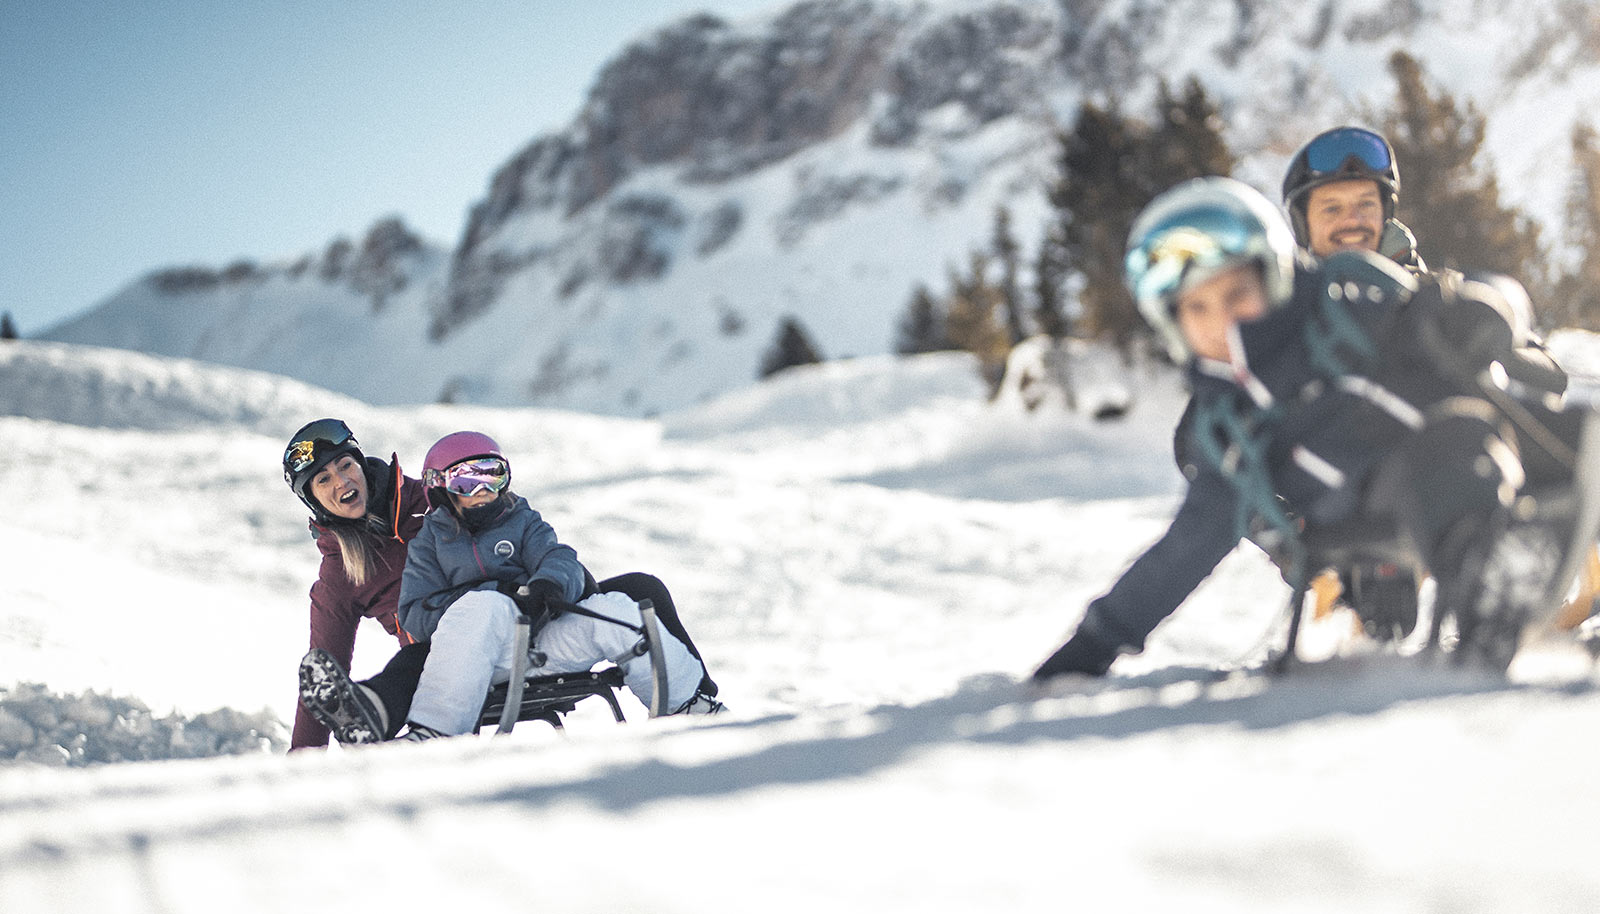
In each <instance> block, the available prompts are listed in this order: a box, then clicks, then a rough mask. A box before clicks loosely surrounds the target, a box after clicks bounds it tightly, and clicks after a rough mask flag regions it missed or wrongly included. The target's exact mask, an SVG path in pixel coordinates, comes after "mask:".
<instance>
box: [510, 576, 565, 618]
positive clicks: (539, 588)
mask: <svg viewBox="0 0 1600 914" xmlns="http://www.w3.org/2000/svg"><path fill="white" fill-rule="evenodd" d="M566 597H567V593H566V591H565V590H564V589H563V588H562V587H561V585H560V584H557V583H556V582H555V581H552V580H550V579H549V578H534V579H533V580H531V581H529V582H528V583H526V584H524V585H522V586H520V587H518V588H517V590H516V593H514V594H512V595H511V599H513V600H515V601H516V602H517V607H518V608H519V609H521V610H522V611H523V612H524V613H527V614H528V615H530V616H532V617H534V618H535V619H537V618H538V617H540V616H542V615H544V614H545V613H547V612H549V611H550V610H551V609H552V608H553V607H554V605H555V604H559V603H565V602H567V599H566Z"/></svg>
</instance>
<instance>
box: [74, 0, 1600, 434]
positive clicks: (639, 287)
mask: <svg viewBox="0 0 1600 914" xmlns="http://www.w3.org/2000/svg"><path fill="white" fill-rule="evenodd" d="M1396 49H1404V50H1406V51H1408V52H1409V53H1411V54H1413V55H1415V56H1416V57H1418V58H1419V59H1420V60H1421V61H1422V62H1423V65H1424V66H1425V68H1426V70H1427V72H1428V73H1429V75H1430V76H1431V77H1432V78H1433V79H1434V80H1436V81H1437V82H1438V83H1439V84H1440V85H1443V86H1445V87H1447V88H1448V89H1449V90H1450V91H1451V92H1453V93H1455V94H1456V95H1457V97H1459V98H1461V99H1463V100H1470V101H1472V102H1473V103H1475V104H1476V105H1477V106H1478V107H1479V108H1480V110H1482V111H1483V112H1485V113H1486V114H1487V115H1488V119H1489V120H1488V150H1489V153H1490V160H1489V163H1490V164H1492V165H1493V166H1494V167H1496V169H1497V171H1498V174H1499V176H1500V179H1501V180H1500V187H1501V188H1502V191H1503V193H1504V195H1505V198H1506V199H1507V200H1508V201H1509V202H1510V203H1513V204H1516V205H1519V206H1522V207H1524V208H1525V209H1526V210H1527V211H1529V212H1530V213H1532V214H1533V215H1535V216H1537V217H1538V218H1540V219H1541V220H1543V222H1544V223H1545V226H1546V236H1547V237H1550V238H1555V239H1559V236H1560V233H1561V225H1562V222H1561V219H1562V214H1563V205H1564V200H1565V196H1564V195H1565V193H1566V188H1567V186H1568V185H1567V182H1568V177H1569V170H1568V166H1569V159H1570V152H1569V150H1568V141H1569V140H1568V138H1569V135H1570V128H1571V125H1572V124H1573V123H1574V121H1575V120H1576V119H1579V118H1581V117H1583V116H1585V113H1586V112H1588V111H1592V110H1594V108H1595V107H1596V105H1597V104H1600V63H1597V61H1600V18H1597V16H1596V13H1595V12H1594V10H1593V9H1592V8H1590V5H1588V4H1582V3H1574V2H1571V0H1517V2H1512V0H1417V2H1414V3H1410V4H1405V5H1403V6H1401V7H1396V6H1395V5H1394V4H1392V3H1389V2H1387V0H1325V2H1321V3H1302V2H1297V0H1241V2H1236V3H1216V2H1212V0H1179V2H1171V3H1149V2H1119V3H1103V2H1088V0H941V2H921V3H892V2H882V0H879V2H872V0H814V2H806V3H800V4H796V5H794V6H793V7H790V8H788V9H786V10H782V11H779V12H775V13H774V14H772V15H770V16H766V17H761V18H756V19H752V20H749V21H745V22H739V23H727V22H722V21H719V20H717V19H715V18H711V17H697V18H692V19H688V20H685V21H683V22H681V23H679V24H677V25H675V26H672V27H670V28H667V29H663V30H661V31H659V32H657V33H655V34H653V35H648V36H644V37H642V38H641V39H640V40H639V41H638V42H636V43H635V44H633V45H631V46H629V47H628V48H625V49H624V50H623V51H622V52H621V53H619V54H618V55H617V57H616V58H615V60H614V61H613V62H612V63H611V64H610V65H609V66H608V67H606V68H605V69H604V70H603V71H602V73H601V74H600V76H599V78H598V79H597V81H596V83H595V85H594V87H593V89H592V90H591V92H590V95H589V97H588V99H587V100H586V101H585V103H584V104H583V105H582V107H581V108H580V109H579V110H578V111H577V113H576V114H575V117H574V120H573V122H572V124H571V126H570V127H569V128H568V129H566V130H564V131H562V132H559V133H556V134H552V135H549V136H542V137H538V138H535V139H533V140H532V141H531V142H530V143H529V145H528V146H527V147H526V148H524V149H523V150H521V151H519V152H517V153H516V154H515V155H513V156H512V157H511V158H510V159H509V160H508V161H507V163H506V164H505V165H504V166H503V167H502V168H501V169H500V170H499V172H498V173H497V174H496V175H495V177H494V178H493V180H492V181H491V185H490V187H489V188H488V190H487V192H486V195H485V197H484V198H483V199H482V200H479V201H477V202H476V203H475V204H474V205H473V206H472V209H471V214H470V216H469V218H468V221H467V224H466V225H465V227H464V229H463V231H462V235H461V238H460V239H459V241H458V243H457V244H456V246H455V247H454V249H453V251H451V252H450V253H449V254H445V253H444V252H442V251H440V250H438V249H436V248H433V247H431V246H429V245H427V244H426V243H423V242H421V241H420V240H416V239H410V238H409V235H408V233H406V232H405V231H404V228H403V226H400V225H398V224H397V223H391V222H389V221H386V222H384V223H380V225H379V226H375V227H374V228H373V230H372V231H370V232H368V234H367V238H366V240H364V241H363V242H362V243H361V244H360V245H359V246H352V245H345V246H344V247H343V248H339V247H338V246H332V247H330V249H329V250H328V251H326V252H324V253H320V254H318V255H317V256H315V257H311V258H308V259H304V260H302V261H299V262H297V263H295V264H290V265H269V266H264V267H258V268H251V269H233V270H225V271H222V272H221V273H210V274H208V273H206V272H205V271H200V273H201V275H200V276H199V280H200V281H199V282H194V281H193V280H195V278H196V277H195V275H194V271H165V272H163V273H160V274H157V275H155V276H153V277H150V278H147V279H146V280H142V281H140V282H137V283H134V284H133V285H131V286H129V287H128V288H127V289H126V290H124V291H123V292H121V293H119V294H118V295H117V296H115V297H113V298H112V299H111V300H110V301H108V302H106V303H105V304H104V305H102V306H101V307H99V308H97V309H96V310H94V311H91V312H89V313H88V314H85V315H83V316H81V317H79V318H77V319H74V320H72V321H69V322H68V323H66V324H64V325H61V326H58V327H55V328H52V329H50V330H48V331H46V333H45V336H46V337H47V338H51V339H58V340H64V341H71V342H82V343H94V344H100V345H112V346H119V347H125V348H135V349H142V350H145V351H149V352H154V353H160V354H167V355H178V356H186V357H193V358H203V359H207V360H210V361H215V362H221V363H225V364H233V365H239V366H244V367H250V368H257V369H264V370H269V371H273V372H278V373H282V374H286V375H289V376H291V377H296V378H299V379H302V380H305V381H308V382H311V383H315V384H318V385H322V386H327V387H330V388H333V389H337V390H339V391H341V392H344V393H346V394H349V395H352V396H356V397H359V398H362V399H365V400H367V401H369V402H373V403H380V404H396V403H414V402H433V401H436V400H440V399H449V400H455V401H460V402H475V403H483V404H488V405H499V406H518V405H542V406H554V407H561V408H568V409H576V410H580V411H584V412H604V413H614V414H623V415H634V416H647V415H655V414H659V413H661V412H663V411H667V410H672V409H675V408H678V407H682V406H686V405H690V404H694V403H699V402H703V401H705V400H706V399H708V398H711V397H714V396H717V395H720V394H721V393H724V392H727V391H730V390H734V389H737V388H739V387H742V386H745V385H747V384H749V383H751V382H752V380H753V379H754V377H755V375H756V373H757V369H758V367H759V365H760V363H761V359H762V356H763V355H764V353H765V352H766V350H767V349H768V347H769V346H770V345H771V343H772V341H773V339H774V338H775V336H776V331H777V327H778V324H779V322H780V321H781V320H783V319H784V318H785V317H786V316H794V317H796V318H798V319H799V320H800V321H801V322H802V324H803V325H804V326H805V328H806V330H807V331H808V333H810V334H811V335H812V336H813V337H814V338H815V339H816V341H817V342H818V345H819V347H820V348H821V350H822V352H823V354H824V355H825V356H827V357H839V356H846V355H857V356H859V355H871V354H877V353H883V352H886V351H888V350H889V349H890V348H891V347H892V344H893V334H894V328H895V325H896V322H897V320H898V318H899V316H900V315H901V313H902V311H903V309H904V307H905V305H906V303H907V301H908V300H909V298H910V295H911V292H912V289H913V288H914V286H915V285H916V284H917V283H919V282H921V283H926V284H928V285H930V286H932V287H935V288H937V287H939V286H941V285H943V283H944V279H945V276H946V273H947V271H948V270H949V269H950V268H951V267H952V266H958V265H964V264H965V261H966V258H967V255H968V252H969V251H970V250H972V249H973V248H975V247H978V246H981V245H983V244H985V243H986V242H987V240H988V238H989V236H990V233H991V229H992V224H993V219H994V214H995V210H996V208H997V207H998V206H1000V205H1001V204H1005V205H1007V206H1008V207H1010V209H1011V211H1012V217H1013V227H1014V231H1015V232H1016V234H1017V235H1018V237H1020V238H1022V239H1023V240H1024V241H1025V242H1026V246H1027V247H1029V248H1031V247H1032V246H1033V243H1034V240H1035V239H1036V238H1037V236H1038V234H1039V226H1040V225H1041V222H1042V220H1043V219H1044V216H1045V206H1044V200H1043V190H1044V186H1045V182H1046V181H1047V179H1048V178H1049V176H1050V174H1051V172H1052V168H1053V163H1052V156H1053V154H1054V141H1053V139H1052V137H1053V133H1054V131H1055V130H1057V129H1059V128H1061V127H1063V126H1065V125H1068V124H1070V123H1071V119H1072V117H1073V115H1074V113H1075V111H1076V110H1077V106H1078V105H1079V104H1080V103H1081V102H1082V101H1083V100H1084V99H1095V100H1098V101H1102V102H1104V101H1105V100H1107V99H1108V98H1112V97H1115V98H1117V99H1120V101H1121V103H1122V105H1123V107H1124V109H1125V110H1128V111H1132V112H1139V111H1143V110H1145V109H1146V108H1147V107H1148V104H1149V102H1150V100H1151V99H1152V98H1153V97H1154V94H1155V87H1156V85H1157V82H1158V80H1160V79H1166V80H1167V81H1168V82H1169V83H1171V84H1173V85H1178V84H1180V83H1181V82H1182V81H1183V80H1184V79H1186V78H1187V77H1188V76H1189V75H1191V74H1193V75H1196V76H1198V77H1199V78H1200V79H1201V80H1202V82H1203V83H1204V84H1205V86H1206V88H1207V89H1208V91H1209V92H1210V93H1211V95H1212V96H1213V97H1214V98H1215V99H1216V100H1217V101H1218V102H1219V103H1220V104H1221V106H1222V108H1223V111H1224V116H1225V120H1226V122H1227V129H1228V133H1227V136H1228V139H1229V141H1230V143H1231V144H1232V145H1233V146H1234V148H1235V149H1236V150H1237V151H1238V152H1240V153H1241V154H1242V155H1243V156H1244V164H1243V168H1242V171H1241V176H1242V177H1244V178H1246V179H1247V180H1250V181H1252V182H1253V183H1255V184H1257V185H1258V186H1260V187H1262V188H1264V189H1266V190H1269V191H1270V190H1273V189H1275V188H1276V187H1277V183H1278V181H1279V179H1280V177H1281V174H1282V170H1283V167H1284V163H1285V161H1286V159H1287V157H1288V156H1289V155H1290V154H1291V153H1292V152H1293V150H1294V149H1295V148H1296V147H1297V146H1298V145H1299V144H1300V143H1301V142H1303V141H1304V140H1305V139H1306V138H1307V137H1309V136H1311V135H1312V134H1314V133H1315V132H1316V131H1318V130H1320V129H1322V128H1325V127H1326V126H1328V125H1330V124H1333V123H1337V122H1342V121H1351V120H1362V119H1363V115H1364V114H1365V113H1366V112H1369V111H1376V110H1380V109H1382V108H1383V107H1385V106H1386V105H1387V103H1388V102H1389V100H1390V99H1391V98H1392V97H1393V94H1394V89H1393V85H1392V81H1391V79H1390V77H1389V75H1388V73H1387V71H1386V69H1385V61H1386V59H1387V57H1388V55H1389V54H1390V53H1391V52H1392V51H1394V50H1396ZM1403 164H1407V165H1408V167H1420V166H1419V163H1403ZM369 251H374V252H377V254H375V255H371V256H369V255H368V252H369ZM374 264H376V265H377V266H376V267H374ZM363 265H365V266H363ZM375 290H376V291H375ZM380 292H381V293H382V295H381V296H380V295H379V293H380ZM379 298H382V304H383V307H381V308H375V307H374V303H375V302H377V301H378V300H379Z"/></svg>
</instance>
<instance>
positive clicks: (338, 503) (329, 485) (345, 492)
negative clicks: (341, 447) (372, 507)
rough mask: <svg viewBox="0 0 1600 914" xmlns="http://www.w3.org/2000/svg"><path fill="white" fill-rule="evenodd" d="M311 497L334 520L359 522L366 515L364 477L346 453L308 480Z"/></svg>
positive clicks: (359, 464) (359, 465) (355, 461)
mask: <svg viewBox="0 0 1600 914" xmlns="http://www.w3.org/2000/svg"><path fill="white" fill-rule="evenodd" d="M311 494H312V495H313V496H315V497H316V499H317V502H318V503H319V504H321V505H322V507H323V508H324V509H325V510H326V511H327V512H328V513H329V514H332V515H333V516H335V517H342V518H345V519H346V520H359V519H361V518H362V517H365V516H366V514H367V474H366V473H365V472H363V470H362V466H361V462H360V461H359V460H356V459H355V458H354V457H352V456H350V455H349V454H343V455H341V456H340V457H338V458H337V459H335V460H332V461H329V462H328V465H327V466H324V467H323V468H322V469H320V470H318V471H317V475H315V476H313V477H311Z"/></svg>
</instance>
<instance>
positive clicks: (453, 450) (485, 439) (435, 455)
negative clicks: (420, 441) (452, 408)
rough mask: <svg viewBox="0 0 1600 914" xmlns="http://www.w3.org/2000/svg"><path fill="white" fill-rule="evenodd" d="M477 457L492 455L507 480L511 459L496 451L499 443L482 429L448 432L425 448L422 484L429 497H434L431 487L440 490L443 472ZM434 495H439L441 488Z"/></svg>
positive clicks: (433, 489)
mask: <svg viewBox="0 0 1600 914" xmlns="http://www.w3.org/2000/svg"><path fill="white" fill-rule="evenodd" d="M479 457H492V458H495V459H497V460H499V461H500V462H501V463H503V464H504V465H505V468H506V483H509V482H510V481H511V462H510V461H508V460H506V458H505V455H504V454H502V453H500V445H498V444H496V443H495V440H494V439H493V438H490V437H489V436H488V435H485V434H484V433H482V432H451V433H450V434H448V435H445V436H444V437H443V438H440V439H439V440H438V441H435V442H434V443H433V447H431V448H428V456H427V457H424V458H423V460H422V484H423V485H424V486H426V487H427V488H428V497H429V500H430V501H431V500H434V497H435V494H436V493H435V490H442V489H443V485H444V482H443V479H444V471H445V470H447V469H449V468H450V467H452V466H454V465H456V464H458V463H460V462H462V461H463V460H472V459H474V458H479ZM437 494H439V495H441V496H442V495H443V492H442V491H439V492H438V493H437Z"/></svg>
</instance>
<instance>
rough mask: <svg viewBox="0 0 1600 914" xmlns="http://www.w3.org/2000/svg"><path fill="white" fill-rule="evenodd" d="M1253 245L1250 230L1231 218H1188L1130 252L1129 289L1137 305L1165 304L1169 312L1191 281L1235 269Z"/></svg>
mask: <svg viewBox="0 0 1600 914" xmlns="http://www.w3.org/2000/svg"><path fill="white" fill-rule="evenodd" d="M1248 241H1249V229H1248V227H1247V226H1245V225H1244V223H1243V222H1241V221H1240V220H1239V218H1238V217H1237V216H1235V215H1233V214H1232V213H1228V212H1225V211H1222V210H1216V211H1211V212H1193V211H1191V212H1187V213H1184V214H1183V215H1182V218H1181V219H1178V220H1175V221H1174V222H1173V223H1171V224H1168V225H1163V226H1157V227H1155V228H1154V229H1152V230H1151V231H1150V233H1149V234H1147V235H1146V236H1145V240H1144V243H1143V244H1141V245H1140V246H1139V247H1137V248H1135V249H1134V250H1132V251H1129V252H1128V257H1127V261H1126V263H1125V268H1126V270H1127V275H1128V285H1129V287H1130V288H1131V289H1132V290H1133V295H1134V298H1135V300H1138V301H1151V302H1155V301H1162V302H1167V305H1168V307H1170V306H1171V302H1170V299H1171V297H1172V296H1173V295H1176V294H1177V293H1178V292H1179V291H1180V290H1181V288H1182V287H1183V285H1184V282H1185V281H1186V280H1188V279H1189V278H1191V277H1194V276H1199V275H1208V274H1210V273H1212V272H1213V271H1216V270H1218V269H1219V268H1221V267H1223V266H1226V265H1227V264H1229V263H1231V262H1232V261H1234V260H1235V259H1237V258H1238V257H1239V256H1241V252H1243V251H1244V249H1245V248H1246V247H1247V245H1248Z"/></svg>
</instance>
